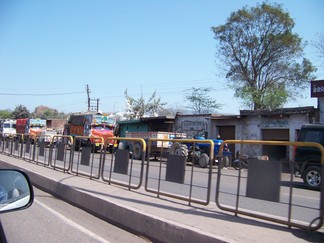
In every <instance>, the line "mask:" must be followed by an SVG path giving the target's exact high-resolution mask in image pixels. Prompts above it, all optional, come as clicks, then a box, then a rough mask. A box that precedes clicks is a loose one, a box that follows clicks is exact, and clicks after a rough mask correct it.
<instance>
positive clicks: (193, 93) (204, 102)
mask: <svg viewBox="0 0 324 243" xmlns="http://www.w3.org/2000/svg"><path fill="white" fill-rule="evenodd" d="M212 90H213V88H210V87H209V88H195V87H192V88H191V89H187V90H185V91H184V92H185V98H186V100H187V101H189V103H190V105H189V106H187V108H188V109H190V110H192V111H193V113H194V114H208V113H211V112H213V111H214V110H215V109H219V108H220V107H221V106H222V105H221V104H218V103H217V102H216V100H215V99H212V98H211V97H210V96H209V95H208V93H209V92H211V91H212Z"/></svg>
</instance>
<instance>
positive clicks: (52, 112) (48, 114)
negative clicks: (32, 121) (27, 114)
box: [34, 105, 62, 119]
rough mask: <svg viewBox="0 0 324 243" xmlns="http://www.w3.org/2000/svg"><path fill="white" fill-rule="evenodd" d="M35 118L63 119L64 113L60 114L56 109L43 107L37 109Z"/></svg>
mask: <svg viewBox="0 0 324 243" xmlns="http://www.w3.org/2000/svg"><path fill="white" fill-rule="evenodd" d="M34 116H35V117H39V118H42V119H49V118H61V117H62V113H59V112H58V110H56V109H52V108H49V107H47V106H42V105H41V106H37V107H36V108H35V111H34Z"/></svg>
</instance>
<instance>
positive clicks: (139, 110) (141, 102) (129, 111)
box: [124, 89, 167, 119]
mask: <svg viewBox="0 0 324 243" xmlns="http://www.w3.org/2000/svg"><path fill="white" fill-rule="evenodd" d="M124 95H125V98H126V103H127V108H126V115H125V116H126V118H127V119H138V118H141V117H143V116H144V115H147V116H157V115H158V113H159V111H160V110H161V109H163V107H164V106H165V105H166V104H167V103H165V102H162V101H161V98H160V97H158V96H157V94H156V91H154V92H153V94H152V95H151V97H150V98H149V99H148V101H147V102H146V101H145V99H144V98H143V96H141V97H140V98H138V99H135V98H133V97H130V96H129V95H128V92H127V89H126V90H125V92H124Z"/></svg>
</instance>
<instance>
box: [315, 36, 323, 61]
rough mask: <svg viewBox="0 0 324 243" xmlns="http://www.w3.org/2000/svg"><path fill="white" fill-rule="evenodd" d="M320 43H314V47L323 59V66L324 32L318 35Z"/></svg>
mask: <svg viewBox="0 0 324 243" xmlns="http://www.w3.org/2000/svg"><path fill="white" fill-rule="evenodd" d="M317 36H318V41H316V42H315V43H313V46H314V47H315V48H316V51H317V54H318V56H319V58H321V59H322V65H323V64H324V31H322V32H321V33H318V34H317Z"/></svg>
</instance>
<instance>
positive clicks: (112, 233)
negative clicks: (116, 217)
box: [0, 188, 149, 243]
mask: <svg viewBox="0 0 324 243" xmlns="http://www.w3.org/2000/svg"><path fill="white" fill-rule="evenodd" d="M34 192H35V200H34V203H33V205H32V206H31V207H30V208H28V209H25V210H20V211H15V212H11V213H4V214H1V215H0V220H1V221H0V223H1V225H2V229H3V232H4V234H5V238H6V240H7V242H9V243H10V242H25V243H29V242H54V243H55V242H60V243H61V242H69V243H73V242H77V243H80V242H82V243H83V242H112V243H114V242H134V243H142V242H145V243H147V242H149V241H148V240H147V239H145V238H141V237H139V236H136V235H134V234H131V233H129V232H127V231H125V230H123V229H120V228H118V227H116V226H113V225H111V224H109V223H107V222H105V221H103V220H100V219H98V218H96V217H94V216H92V215H91V214H88V213H87V212H85V211H83V210H81V209H79V208H76V207H73V206H72V205H70V204H68V203H66V202H64V201H62V200H59V199H57V198H55V197H53V196H52V195H50V194H48V193H45V192H43V191H41V190H38V189H36V188H34ZM1 225H0V228H1ZM0 231H1V229H0ZM0 239H1V238H0ZM1 240H2V241H3V239H1Z"/></svg>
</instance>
